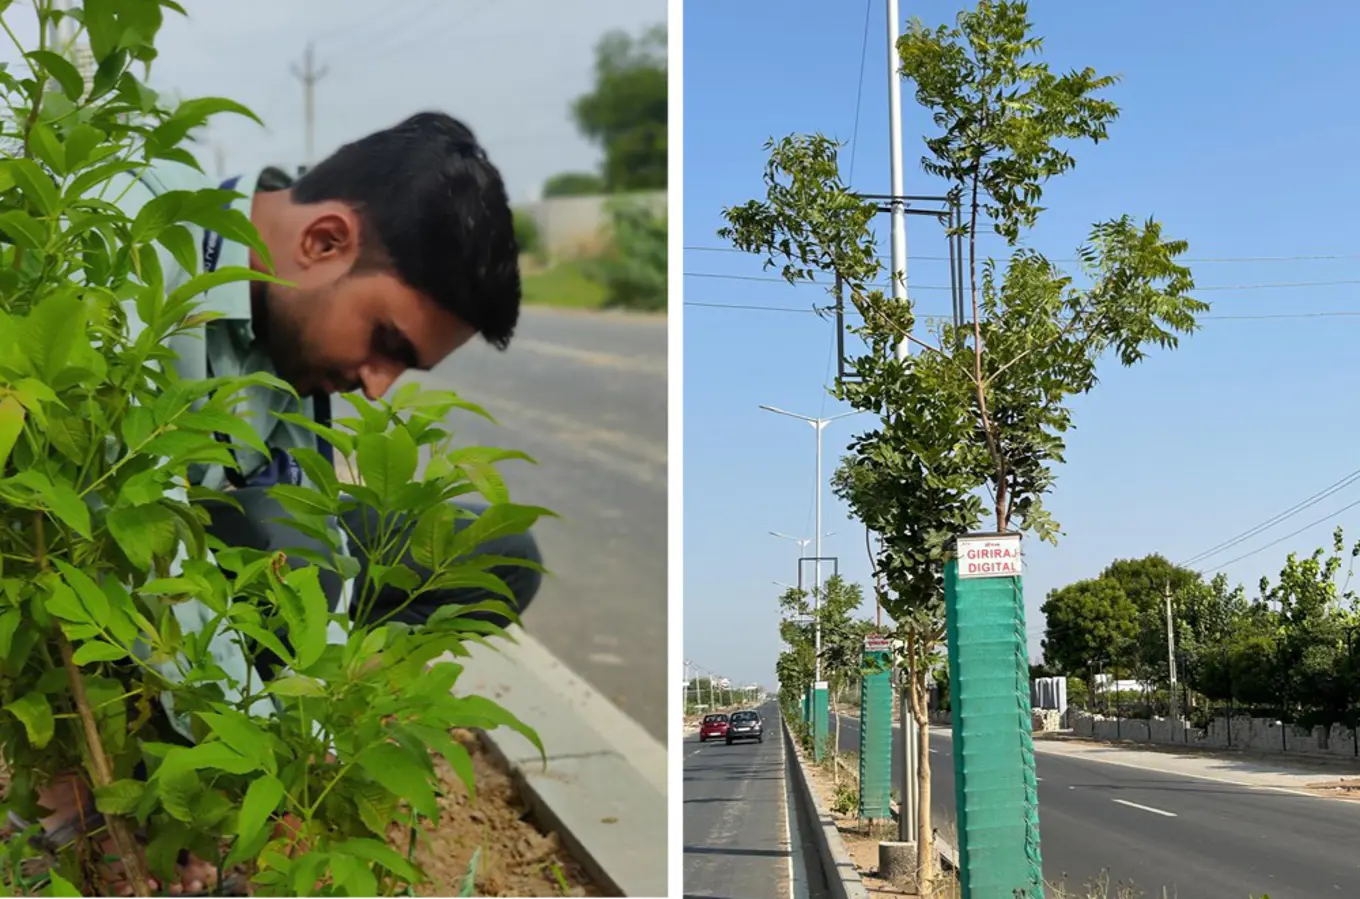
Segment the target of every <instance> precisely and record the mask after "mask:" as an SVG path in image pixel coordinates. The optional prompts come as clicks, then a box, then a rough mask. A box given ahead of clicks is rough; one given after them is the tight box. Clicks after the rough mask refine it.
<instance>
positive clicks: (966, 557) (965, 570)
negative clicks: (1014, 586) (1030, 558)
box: [958, 534, 1020, 580]
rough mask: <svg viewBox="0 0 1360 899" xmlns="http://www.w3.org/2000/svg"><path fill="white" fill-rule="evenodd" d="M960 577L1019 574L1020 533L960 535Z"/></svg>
mask: <svg viewBox="0 0 1360 899" xmlns="http://www.w3.org/2000/svg"><path fill="white" fill-rule="evenodd" d="M958 548H959V579H960V580H968V579H970V578H980V577H1019V576H1020V535H1019V534H1002V535H997V536H987V537H960V538H959V540H958Z"/></svg>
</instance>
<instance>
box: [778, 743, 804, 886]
mask: <svg viewBox="0 0 1360 899" xmlns="http://www.w3.org/2000/svg"><path fill="white" fill-rule="evenodd" d="M779 730H780V733H779V760H780V762H781V763H782V765H783V771H784V789H783V790H782V791H781V793H780V798H781V800H782V801H781V803H780V804H781V805H782V806H783V809H784V843H785V845H786V846H788V850H789V854H788V859H789V899H808V885H807V881H806V880H805V878H804V876H803V874H802V873H800V872H803V871H806V870H807V865H805V864H804V862H803V844H802V840H801V839H799V840H798V841H797V842H795V841H794V839H793V831H794V824H793V804H792V802H793V777H792V775H791V773H790V772H789V756H788V750H789V748H788V738H787V736H786V734H785V733H784V722H783V720H782V719H781V720H780V722H779ZM795 764H796V762H795Z"/></svg>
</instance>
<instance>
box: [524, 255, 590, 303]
mask: <svg viewBox="0 0 1360 899" xmlns="http://www.w3.org/2000/svg"><path fill="white" fill-rule="evenodd" d="M523 287H524V304H525V305H527V306H557V307H559V308H566V309H600V308H602V307H603V306H604V303H605V300H606V299H607V298H608V294H607V293H606V292H605V288H604V285H602V284H600V283H599V282H597V281H592V280H591V279H590V278H588V277H586V275H585V273H584V272H583V271H582V270H581V266H580V265H579V264H578V263H575V262H561V263H558V264H557V265H554V266H553V267H552V268H549V269H546V270H544V271H541V272H536V273H534V274H532V275H526V276H525V277H524V285H523Z"/></svg>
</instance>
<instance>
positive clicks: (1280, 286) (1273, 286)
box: [683, 272, 1360, 293]
mask: <svg viewBox="0 0 1360 899" xmlns="http://www.w3.org/2000/svg"><path fill="white" fill-rule="evenodd" d="M683 274H684V276H685V277H686V278H711V279H715V280H719V281H760V282H765V283H770V284H791V285H792V286H794V287H811V286H821V287H827V286H828V285H827V283H826V282H824V281H793V282H790V281H788V280H787V279H785V278H776V277H774V276H772V275H733V274H727V273H725V272H683ZM1357 284H1360V278H1343V279H1339V280H1335V281H1279V282H1273V283H1265V284H1210V285H1206V286H1204V287H1195V288H1194V292H1195V293H1204V292H1209V293H1220V292H1224V291H1229V290H1293V289H1297V288H1300V287H1346V286H1352V287H1353V286H1355V285H1357ZM867 286H869V287H890V286H892V285H891V284H890V283H889V282H887V281H874V282H871V283H870V284H868V285H867ZM1078 286H1079V285H1078ZM911 289H912V290H953V289H954V288H952V287H947V286H945V285H941V284H912V285H911Z"/></svg>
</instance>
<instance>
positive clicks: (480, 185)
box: [293, 112, 520, 349]
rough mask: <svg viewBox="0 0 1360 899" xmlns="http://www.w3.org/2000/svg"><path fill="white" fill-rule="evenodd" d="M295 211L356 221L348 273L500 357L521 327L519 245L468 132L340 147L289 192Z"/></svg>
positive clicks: (450, 130)
mask: <svg viewBox="0 0 1360 899" xmlns="http://www.w3.org/2000/svg"><path fill="white" fill-rule="evenodd" d="M293 200H294V202H297V203H320V202H324V201H327V200H338V201H341V202H343V203H346V204H348V205H350V206H351V207H353V208H354V210H355V211H356V212H358V213H359V218H360V220H361V221H362V223H363V224H362V230H361V232H360V235H359V257H358V261H356V263H355V271H356V272H360V271H365V270H369V271H371V270H373V269H380V270H386V271H391V272H393V273H394V274H396V276H397V277H399V278H400V279H401V280H402V281H403V282H405V283H406V284H407V285H408V286H410V287H412V288H414V289H416V290H418V291H420V292H421V293H423V294H425V295H427V296H429V297H430V298H431V299H433V300H434V301H435V302H436V303H438V304H439V305H440V306H441V307H442V308H444V309H446V310H448V311H449V312H452V313H453V314H454V315H457V316H458V317H459V318H461V319H463V320H464V321H466V322H468V323H469V324H471V325H472V326H473V327H475V328H476V329H477V330H478V331H479V332H481V334H482V336H483V337H485V338H486V340H487V341H488V342H490V343H491V344H493V345H494V346H496V347H499V348H500V349H505V347H506V346H507V345H508V344H509V343H510V337H511V335H512V334H513V333H514V331H515V324H516V323H517V322H518V321H519V305H520V277H519V245H518V243H517V242H516V241H515V227H514V221H513V219H512V218H511V213H510V201H509V199H508V198H507V197H506V193H505V184H504V182H502V181H501V175H500V172H498V171H497V170H496V167H495V166H493V165H492V164H491V163H490V162H489V161H487V158H486V152H485V151H484V150H483V149H482V147H481V145H480V144H478V143H477V138H476V137H475V136H474V135H473V133H472V131H471V130H470V129H469V128H468V127H467V126H466V125H464V124H463V123H462V122H459V121H458V120H456V119H454V118H452V117H451V116H448V115H445V114H443V113H439V112H421V113H417V114H416V115H413V116H411V117H410V118H408V119H406V120H405V121H404V122H402V123H401V124H399V125H396V126H394V127H392V128H388V129H386V130H384V131H379V132H377V133H376V134H370V135H369V136H368V137H365V138H362V139H361V140H357V141H354V142H353V143H350V144H345V145H344V146H343V147H341V148H340V149H338V150H336V151H335V152H334V153H333V154H331V155H330V157H328V158H327V159H326V160H325V161H323V162H321V163H318V164H317V165H316V166H315V167H314V168H311V169H309V170H308V171H307V172H306V173H305V174H304V175H302V177H301V178H299V179H298V181H297V183H296V184H295V185H293Z"/></svg>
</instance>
